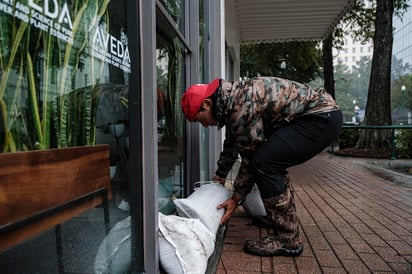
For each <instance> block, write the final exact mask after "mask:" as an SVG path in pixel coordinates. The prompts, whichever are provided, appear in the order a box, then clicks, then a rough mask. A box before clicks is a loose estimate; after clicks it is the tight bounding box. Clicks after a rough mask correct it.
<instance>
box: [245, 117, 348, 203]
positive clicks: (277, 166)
mask: <svg viewBox="0 0 412 274" xmlns="http://www.w3.org/2000/svg"><path fill="white" fill-rule="evenodd" d="M342 123H343V117H342V113H341V111H331V112H326V113H319V114H312V115H306V116H301V117H298V118H296V119H294V120H293V121H292V122H290V123H288V124H285V125H283V126H281V127H279V128H277V129H276V130H275V131H274V132H273V133H272V134H271V135H270V136H269V137H268V140H267V141H266V142H265V143H263V144H262V145H261V146H260V147H259V148H258V149H257V150H256V151H255V152H254V153H253V156H252V159H251V168H252V170H251V172H252V174H253V176H254V179H255V182H256V185H257V186H258V188H259V191H260V194H261V196H262V198H263V199H265V198H270V197H273V196H277V195H280V194H282V193H284V192H285V190H286V185H285V178H284V176H285V175H286V174H287V173H288V172H287V169H288V168H289V167H291V166H295V165H298V164H301V163H303V162H306V161H307V160H309V159H311V158H312V157H314V156H315V155H316V154H318V153H320V152H321V151H323V150H324V149H325V148H326V147H327V146H328V145H330V144H331V143H332V142H333V141H335V140H336V139H337V138H338V136H339V134H340V132H341V128H342ZM319 168H327V167H325V166H320V167H319Z"/></svg>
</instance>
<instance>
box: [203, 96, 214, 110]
mask: <svg viewBox="0 0 412 274" xmlns="http://www.w3.org/2000/svg"><path fill="white" fill-rule="evenodd" d="M202 107H203V108H210V107H212V100H210V99H209V98H206V99H203V101H202Z"/></svg>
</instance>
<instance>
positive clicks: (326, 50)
mask: <svg viewBox="0 0 412 274" xmlns="http://www.w3.org/2000/svg"><path fill="white" fill-rule="evenodd" d="M332 40H333V38H332V33H331V34H329V36H328V37H327V38H326V39H325V40H323V68H324V69H323V80H324V82H325V84H324V87H325V89H326V91H327V92H329V93H330V94H331V95H332V97H333V98H335V79H334V78H333V55H332Z"/></svg>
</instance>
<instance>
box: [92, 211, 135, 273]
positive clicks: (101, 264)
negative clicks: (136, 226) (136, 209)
mask: <svg viewBox="0 0 412 274" xmlns="http://www.w3.org/2000/svg"><path fill="white" fill-rule="evenodd" d="M130 233H131V230H130V216H129V217H127V218H125V219H123V220H121V221H119V222H118V223H116V224H115V226H114V227H113V228H112V229H111V230H110V232H109V233H108V234H107V236H106V237H105V238H104V240H103V242H102V243H101V244H100V246H99V249H98V250H97V254H96V257H95V261H94V272H95V273H99V274H102V273H128V272H130V267H131V255H130V250H131V242H130V241H131V239H130Z"/></svg>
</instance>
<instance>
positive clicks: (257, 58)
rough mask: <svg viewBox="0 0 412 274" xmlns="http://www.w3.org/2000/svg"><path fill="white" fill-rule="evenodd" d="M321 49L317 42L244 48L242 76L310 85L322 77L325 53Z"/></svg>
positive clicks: (248, 46)
mask: <svg viewBox="0 0 412 274" xmlns="http://www.w3.org/2000/svg"><path fill="white" fill-rule="evenodd" d="M317 45H318V43H317V42H284V43H262V44H248V45H241V48H240V58H241V61H240V75H241V76H242V77H245V76H246V77H253V76H257V75H262V76H263V75H265V76H279V77H284V78H288V79H291V80H296V81H299V82H309V81H311V80H313V79H315V78H316V77H318V76H319V75H320V74H321V70H320V66H321V51H320V49H319V48H318V47H317ZM282 63H283V65H284V67H283V66H282Z"/></svg>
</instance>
